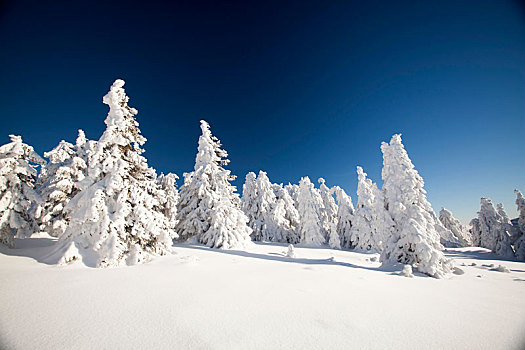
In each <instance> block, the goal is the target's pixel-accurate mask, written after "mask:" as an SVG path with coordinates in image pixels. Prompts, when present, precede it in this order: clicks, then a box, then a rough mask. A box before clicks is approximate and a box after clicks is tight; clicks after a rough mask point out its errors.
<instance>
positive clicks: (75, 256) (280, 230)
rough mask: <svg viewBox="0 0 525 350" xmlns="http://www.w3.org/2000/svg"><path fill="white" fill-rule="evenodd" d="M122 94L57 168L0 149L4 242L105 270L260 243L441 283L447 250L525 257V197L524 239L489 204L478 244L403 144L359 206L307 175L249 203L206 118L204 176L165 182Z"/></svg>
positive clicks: (200, 169)
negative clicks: (97, 131)
mask: <svg viewBox="0 0 525 350" xmlns="http://www.w3.org/2000/svg"><path fill="white" fill-rule="evenodd" d="M123 86H124V81H122V80H120V79H119V80H116V81H115V82H114V83H113V85H112V86H111V88H110V91H109V92H108V93H107V94H106V96H104V98H103V102H104V103H105V104H107V105H108V106H109V113H108V115H107V117H106V120H105V123H106V130H105V131H104V133H103V134H102V136H101V137H100V139H99V140H98V141H94V140H88V139H86V136H85V134H84V132H83V131H82V130H79V133H78V137H77V139H76V142H75V144H74V145H73V144H71V143H69V142H66V141H61V142H60V143H59V145H58V146H57V147H55V148H54V149H53V150H52V151H50V152H46V153H45V154H44V156H45V158H47V159H48V162H45V161H44V160H43V159H42V158H40V157H39V156H38V155H37V154H36V153H35V152H34V150H33V148H32V147H30V146H28V145H26V144H24V143H23V142H22V139H21V137H20V136H13V135H12V136H11V143H8V144H6V145H4V146H2V147H0V167H1V168H0V195H1V197H0V240H1V242H2V243H4V244H6V245H8V246H13V245H14V239H13V238H14V237H21V238H23V237H27V236H29V235H31V234H32V233H34V232H38V231H45V232H47V233H48V234H50V235H52V236H55V237H58V240H57V243H56V247H55V250H54V252H53V253H52V254H51V255H50V256H49V259H50V260H51V261H53V262H56V263H61V264H64V263H69V262H71V261H76V260H80V261H83V262H84V263H85V264H87V265H90V266H96V267H107V266H118V265H123V264H136V263H142V262H145V261H148V260H149V259H150V257H151V256H152V255H164V254H166V253H168V252H169V251H170V249H171V246H172V242H173V240H184V241H185V240H193V241H195V242H200V243H202V244H205V245H207V246H209V247H213V248H221V249H230V248H241V249H242V248H246V247H248V246H249V245H250V244H251V241H252V240H253V241H271V242H283V243H289V244H302V245H307V246H320V245H323V244H326V245H328V246H330V247H331V248H336V249H340V248H349V249H364V250H374V251H377V252H379V253H381V254H380V257H381V261H382V262H383V263H402V264H405V265H410V266H413V267H414V268H415V269H417V270H418V271H420V272H422V273H425V274H428V275H430V276H434V277H441V276H443V275H445V274H447V273H448V272H450V271H451V261H450V260H448V259H446V258H445V256H444V254H443V249H444V246H450V247H458V246H467V245H471V244H474V245H479V246H483V247H487V248H489V249H492V250H494V251H495V252H497V253H498V254H502V255H506V256H507V255H508V256H510V255H511V253H510V252H512V253H513V254H514V252H515V253H516V255H517V256H518V257H519V258H522V259H523V258H525V243H524V239H523V235H521V236H520V234H521V232H523V231H524V230H523V228H524V227H525V213H524V210H525V200H524V199H523V196H522V195H521V193H519V192H518V201H517V203H518V202H519V203H518V206H519V207H520V208H521V209H520V219H519V223H520V225H521V226H520V227H521V228H520V230H521V231H520V234H515V235H514V236H512V237H514V238H515V239H514V240H512V239H511V238H512V237H511V236H510V232H511V231H510V230H511V229H510V227H511V225H510V222H509V220H508V217H506V215H502V212H504V211H503V208H502V207H501V208H499V209H500V210H498V212H496V211H495V210H494V208H493V207H492V204H490V201H489V200H487V201H488V202H487V201H485V202H484V201H483V200H482V210H481V211H480V213H479V217H478V218H477V219H475V220H473V225H474V228H473V229H472V236H471V235H470V233H469V231H468V230H467V229H466V228H465V227H464V226H463V225H461V223H460V222H459V221H458V220H456V219H455V218H454V217H453V215H452V213H451V212H450V211H448V210H446V209H442V210H441V212H440V215H439V218H438V217H437V216H436V214H435V212H434V210H433V209H432V206H431V205H430V203H429V202H428V200H427V198H426V192H425V190H424V188H423V187H424V182H423V179H422V178H421V176H420V175H419V173H418V172H417V170H415V168H414V165H413V164H412V162H411V160H410V158H409V157H408V154H407V152H406V150H405V148H404V146H403V144H402V142H401V135H394V136H393V137H392V139H391V141H390V142H389V143H386V142H384V143H383V144H382V145H381V150H382V152H383V171H382V178H383V187H382V189H379V188H378V186H377V185H376V184H375V183H374V182H372V181H371V180H370V179H369V178H368V177H367V174H366V173H365V172H364V170H363V169H362V168H361V167H357V175H358V188H357V195H358V202H357V206H356V208H354V206H353V204H352V199H351V197H350V196H349V195H348V194H346V193H345V191H344V190H343V189H342V188H340V187H338V186H333V187H331V188H330V187H328V186H327V185H326V182H325V180H324V179H322V178H320V179H318V183H319V187H317V188H316V187H315V186H314V184H313V183H312V181H311V180H310V178H308V177H303V178H301V180H300V181H299V184H287V185H283V184H275V183H272V182H271V181H270V179H269V178H268V175H267V174H266V173H265V172H264V171H259V173H258V174H257V175H256V174H255V173H253V172H250V173H248V174H247V175H246V178H245V183H244V185H243V196H242V198H240V197H239V195H238V194H237V189H236V188H235V186H233V185H232V184H231V181H232V180H234V179H235V177H234V176H233V175H231V173H230V171H229V170H227V169H225V168H224V167H225V166H226V165H227V164H228V163H229V160H228V159H227V157H228V153H227V152H226V151H225V150H224V149H223V148H222V145H221V143H220V141H219V140H218V139H217V138H216V137H215V136H213V135H212V133H211V130H210V126H209V124H208V123H207V122H205V121H201V125H200V127H201V131H202V134H201V136H200V138H199V141H198V150H197V155H196V158H195V166H194V169H193V171H192V172H189V173H185V174H183V178H184V181H183V184H182V185H181V186H180V188H179V189H177V184H176V181H177V179H178V177H177V175H175V174H171V173H170V174H167V175H164V174H161V175H159V176H157V174H156V172H155V170H154V169H153V168H151V167H150V166H148V163H147V160H146V158H145V157H144V156H143V155H142V153H143V152H144V150H143V149H142V147H143V145H144V143H145V142H146V139H145V138H144V137H143V136H142V135H141V132H140V129H139V127H138V122H137V120H136V115H137V113H138V111H137V110H136V109H135V108H132V107H129V106H128V101H129V98H128V97H127V96H126V94H125V91H124V88H123ZM38 166H41V169H40V173H39V174H38V175H37V171H36V168H37V167H38ZM520 196H521V197H520ZM520 198H521V199H520ZM491 208H492V209H491ZM476 220H477V221H476ZM495 223H498V224H497V225H496V224H495ZM509 225H510V226H509ZM505 230H507V231H505ZM503 232H506V233H505V234H504V233H503ZM507 237H511V238H508V239H507ZM511 243H513V246H511Z"/></svg>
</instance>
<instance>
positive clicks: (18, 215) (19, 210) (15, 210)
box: [0, 135, 45, 247]
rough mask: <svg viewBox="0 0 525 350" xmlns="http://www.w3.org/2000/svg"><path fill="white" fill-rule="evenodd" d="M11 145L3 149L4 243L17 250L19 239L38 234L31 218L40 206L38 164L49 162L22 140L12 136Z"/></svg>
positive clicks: (0, 200) (0, 223) (0, 229)
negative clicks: (15, 240) (37, 189)
mask: <svg viewBox="0 0 525 350" xmlns="http://www.w3.org/2000/svg"><path fill="white" fill-rule="evenodd" d="M9 137H10V138H11V142H10V143H7V144H5V145H3V146H1V147H0V243H3V244H5V245H7V246H8V247H14V238H15V237H27V236H30V235H31V234H32V233H33V232H35V231H37V225H36V222H35V220H34V218H33V217H32V215H30V212H31V207H32V206H34V205H38V203H40V198H39V196H38V195H37V193H36V192H35V190H34V184H35V181H36V170H35V168H36V165H37V164H39V165H44V164H45V161H44V160H43V159H42V158H40V156H39V155H38V154H36V153H35V151H34V150H33V147H31V146H29V145H26V144H25V143H23V142H22V137H20V136H15V135H9Z"/></svg>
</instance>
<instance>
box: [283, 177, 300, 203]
mask: <svg viewBox="0 0 525 350" xmlns="http://www.w3.org/2000/svg"><path fill="white" fill-rule="evenodd" d="M284 189H285V190H286V191H288V194H290V197H291V198H292V199H293V202H294V206H295V208H298V207H299V206H298V204H297V196H298V195H299V185H296V184H291V183H289V184H288V185H286V186H284Z"/></svg>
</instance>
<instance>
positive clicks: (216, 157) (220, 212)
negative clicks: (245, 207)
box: [177, 120, 252, 249]
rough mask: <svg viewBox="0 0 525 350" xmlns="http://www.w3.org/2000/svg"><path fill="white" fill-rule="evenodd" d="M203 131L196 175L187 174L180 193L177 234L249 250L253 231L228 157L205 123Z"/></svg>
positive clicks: (220, 246)
mask: <svg viewBox="0 0 525 350" xmlns="http://www.w3.org/2000/svg"><path fill="white" fill-rule="evenodd" d="M201 130H202V135H201V136H200V138H199V147H198V153H197V156H196V158H195V167H194V171H193V172H191V173H187V174H184V185H182V186H181V188H180V192H179V194H180V200H179V205H178V208H177V213H178V221H179V222H178V224H177V231H178V233H179V234H180V235H181V237H182V238H183V239H186V238H190V237H196V238H197V239H198V240H199V241H200V242H201V243H203V244H206V245H207V246H209V247H213V248H222V249H230V248H235V247H239V248H242V247H245V246H247V245H248V244H249V243H250V242H251V240H250V234H251V231H252V230H251V229H250V228H249V227H248V225H247V223H248V218H247V217H246V215H245V214H244V213H243V212H242V210H241V209H240V199H239V196H238V195H237V193H236V189H235V187H234V186H232V185H231V183H230V181H232V180H233V179H234V177H233V176H231V175H230V171H229V170H225V169H224V168H223V165H227V164H228V163H229V160H228V159H227V158H226V157H227V156H228V153H227V152H226V151H225V150H223V149H222V148H221V143H220V141H219V140H218V139H217V138H216V137H214V136H213V135H212V134H211V131H210V126H209V124H208V123H207V122H205V121H204V120H201Z"/></svg>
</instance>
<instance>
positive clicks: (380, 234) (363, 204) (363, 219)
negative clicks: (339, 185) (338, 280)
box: [350, 166, 393, 251]
mask: <svg viewBox="0 0 525 350" xmlns="http://www.w3.org/2000/svg"><path fill="white" fill-rule="evenodd" d="M357 176H358V184H357V195H358V196H359V199H358V202H357V208H356V210H355V213H354V222H353V226H352V230H351V235H350V244H351V247H352V248H358V249H367V250H370V249H375V250H377V251H382V249H383V241H384V237H388V236H389V234H388V233H389V232H391V231H392V226H393V223H392V220H391V219H390V216H389V215H388V213H387V212H386V209H385V206H384V198H383V194H382V193H381V191H379V189H378V188H377V185H376V184H375V183H373V182H372V180H370V179H368V178H367V177H366V176H367V174H366V173H365V172H364V171H363V168H361V167H360V166H358V167H357Z"/></svg>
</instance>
